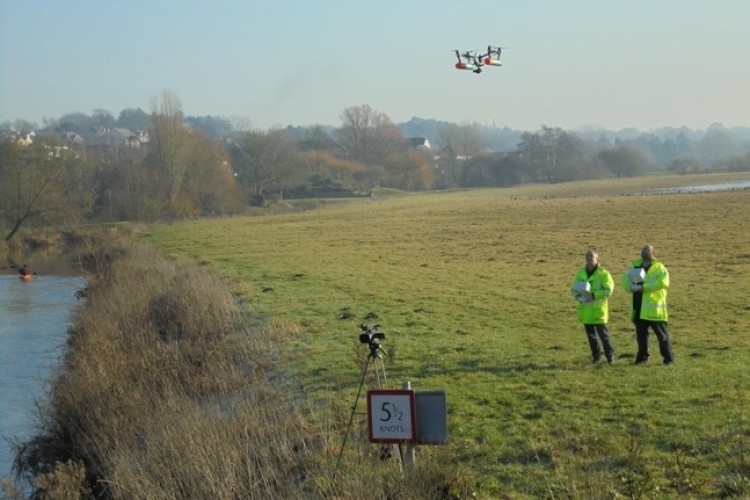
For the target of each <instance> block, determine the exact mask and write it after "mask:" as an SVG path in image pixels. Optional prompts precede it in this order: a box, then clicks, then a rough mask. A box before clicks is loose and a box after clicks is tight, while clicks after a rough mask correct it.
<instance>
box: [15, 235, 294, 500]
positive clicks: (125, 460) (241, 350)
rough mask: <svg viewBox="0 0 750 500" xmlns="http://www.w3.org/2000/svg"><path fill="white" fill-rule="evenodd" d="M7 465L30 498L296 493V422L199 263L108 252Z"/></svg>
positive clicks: (264, 358)
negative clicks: (33, 423)
mask: <svg viewBox="0 0 750 500" xmlns="http://www.w3.org/2000/svg"><path fill="white" fill-rule="evenodd" d="M110 252H111V253H112V254H113V255H115V257H113V258H112V259H94V260H93V261H91V262H103V261H108V262H111V264H110V266H109V267H108V268H107V269H92V270H91V271H95V272H96V274H97V275H99V276H101V279H99V280H98V281H96V282H94V283H93V284H92V286H91V287H90V288H89V289H88V290H87V296H88V298H87V300H88V304H87V307H86V308H85V311H84V312H83V313H81V314H80V315H79V316H78V317H77V318H76V319H75V321H74V324H73V326H72V327H71V330H70V332H69V335H70V340H69V345H68V347H67V355H66V358H65V360H64V365H63V367H62V368H61V370H60V373H59V375H58V376H57V378H56V379H55V380H54V381H53V382H52V386H51V392H50V395H49V402H48V404H47V405H45V406H44V407H43V408H41V410H40V424H39V429H38V432H37V434H36V436H35V437H34V438H33V439H31V440H30V441H28V442H26V443H24V444H22V445H21V447H20V449H19V450H18V454H17V458H16V462H15V466H16V469H17V471H18V472H19V473H20V474H21V475H22V476H24V477H25V478H27V479H28V480H30V481H31V482H32V484H33V485H34V487H35V488H36V489H35V492H36V495H37V496H39V497H48V496H51V497H55V496H56V495H58V494H62V492H64V491H69V490H70V489H71V483H75V484H74V485H73V486H74V488H75V489H76V490H77V491H78V492H79V494H80V495H81V497H84V498H85V497H96V498H102V497H104V498H251V497H260V496H261V495H266V496H268V495H270V496H273V497H282V496H284V497H286V496H288V497H294V496H296V495H297V494H298V493H299V491H300V490H301V480H302V478H303V475H304V471H305V470H306V469H307V468H308V466H307V464H306V461H307V460H308V454H307V451H306V442H305V436H304V429H305V425H304V421H303V419H302V418H301V417H300V413H299V412H298V411H296V410H295V407H294V404H293V402H292V401H291V400H290V398H288V397H286V396H285V395H284V394H283V392H281V391H278V390H275V389H274V388H273V387H272V386H271V384H270V383H269V377H268V372H269V370H270V369H271V364H272V361H273V360H272V359H271V358H270V357H269V356H268V355H267V350H266V349H265V348H264V347H263V343H264V340H262V339H261V338H260V335H259V334H257V333H253V332H251V331H249V330H247V329H246V328H244V327H243V317H242V315H241V314H240V313H239V311H238V309H237V307H236V305H235V301H234V298H233V297H232V296H231V294H230V293H229V292H228V291H227V289H226V288H225V287H224V286H223V285H222V284H221V283H220V282H219V281H218V280H217V279H216V278H214V277H212V276H211V275H210V274H208V273H206V272H203V270H202V269H200V268H199V267H198V266H195V265H188V264H174V263H171V262H168V261H166V260H165V259H163V258H161V257H159V255H158V254H157V253H156V252H154V251H153V250H151V249H149V248H146V247H143V246H135V245H134V246H129V247H127V248H115V249H111V250H110Z"/></svg>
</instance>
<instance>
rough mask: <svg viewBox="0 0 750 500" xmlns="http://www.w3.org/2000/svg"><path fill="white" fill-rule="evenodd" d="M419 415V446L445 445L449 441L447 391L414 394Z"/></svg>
mask: <svg viewBox="0 0 750 500" xmlns="http://www.w3.org/2000/svg"><path fill="white" fill-rule="evenodd" d="M414 404H415V406H416V413H417V444H445V443H446V442H447V441H448V411H447V405H446V399H445V391H422V392H416V393H414Z"/></svg>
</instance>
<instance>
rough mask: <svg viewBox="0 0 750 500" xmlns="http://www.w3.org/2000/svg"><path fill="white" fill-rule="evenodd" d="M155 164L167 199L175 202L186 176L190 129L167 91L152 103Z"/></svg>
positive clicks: (152, 139) (171, 95) (153, 158)
mask: <svg viewBox="0 0 750 500" xmlns="http://www.w3.org/2000/svg"><path fill="white" fill-rule="evenodd" d="M151 107H152V113H151V130H150V132H149V138H150V141H151V147H152V155H153V156H152V161H153V165H154V167H155V168H156V169H157V171H158V172H159V173H160V177H161V181H162V184H163V187H164V192H165V196H166V199H167V201H168V202H169V203H173V202H174V201H175V199H176V198H177V194H178V193H179V192H180V186H181V184H182V180H183V178H184V177H185V168H186V159H185V150H186V148H185V143H186V142H187V138H186V136H187V130H186V129H185V126H184V125H183V114H182V105H181V104H180V100H179V99H178V98H177V96H176V95H175V94H173V93H172V92H169V91H164V92H163V93H162V95H161V98H160V99H156V98H154V99H153V100H152V103H151Z"/></svg>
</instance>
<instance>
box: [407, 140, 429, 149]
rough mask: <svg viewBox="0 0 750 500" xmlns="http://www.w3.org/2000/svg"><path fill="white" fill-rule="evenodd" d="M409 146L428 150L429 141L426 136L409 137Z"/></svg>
mask: <svg viewBox="0 0 750 500" xmlns="http://www.w3.org/2000/svg"><path fill="white" fill-rule="evenodd" d="M407 141H408V142H409V146H410V147H412V148H414V149H417V150H419V151H429V150H430V149H431V148H430V141H429V140H428V139H427V138H426V137H409V138H408V139H407Z"/></svg>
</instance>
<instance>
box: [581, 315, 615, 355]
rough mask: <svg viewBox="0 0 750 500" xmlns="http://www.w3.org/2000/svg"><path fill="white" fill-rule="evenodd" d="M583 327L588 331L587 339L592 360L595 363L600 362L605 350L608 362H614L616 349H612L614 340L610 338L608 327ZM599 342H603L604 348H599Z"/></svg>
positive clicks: (602, 325)
mask: <svg viewBox="0 0 750 500" xmlns="http://www.w3.org/2000/svg"><path fill="white" fill-rule="evenodd" d="M583 327H584V328H585V329H586V337H588V339H589V347H590V348H591V358H592V359H593V360H594V361H599V358H601V357H602V349H603V350H604V355H605V356H606V357H607V361H612V359H613V358H614V355H615V348H614V347H612V339H611V338H610V336H609V331H608V330H607V325H604V324H599V325H583ZM599 340H601V342H602V348H599Z"/></svg>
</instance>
